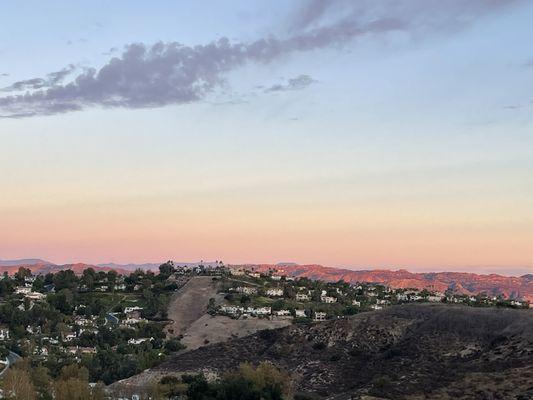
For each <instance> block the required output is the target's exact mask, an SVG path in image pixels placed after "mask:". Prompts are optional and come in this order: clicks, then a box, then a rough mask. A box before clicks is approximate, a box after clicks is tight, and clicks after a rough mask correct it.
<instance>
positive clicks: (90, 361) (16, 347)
mask: <svg viewBox="0 0 533 400" xmlns="http://www.w3.org/2000/svg"><path fill="white" fill-rule="evenodd" d="M168 266H169V265H168V263H165V264H164V265H163V266H162V267H161V269H162V271H163V272H165V274H164V275H162V274H154V273H153V272H150V271H148V272H145V271H140V270H139V271H135V272H133V273H132V274H131V275H129V276H124V277H121V276H120V275H118V274H117V273H116V272H115V271H109V272H105V271H99V272H96V271H95V270H94V269H92V268H88V269H86V270H84V271H83V273H82V275H81V276H77V275H76V274H75V273H74V272H73V271H72V270H65V271H59V272H57V273H54V274H47V275H44V276H37V277H35V279H34V280H33V288H32V289H33V290H34V291H38V292H41V293H46V298H45V300H44V301H38V302H34V303H33V304H31V307H30V301H29V300H28V299H23V296H22V295H16V294H14V290H15V288H16V287H17V286H20V285H24V284H25V283H26V282H28V280H27V278H28V277H30V276H31V271H30V270H29V269H26V268H20V269H19V271H18V272H17V273H16V274H15V275H14V276H13V277H9V276H8V275H7V274H4V276H3V277H2V278H0V296H2V297H3V298H4V300H5V301H4V303H3V304H2V305H0V323H1V324H2V325H3V326H4V327H7V328H8V329H9V332H10V337H11V338H10V340H6V341H4V342H2V344H1V345H0V357H2V359H5V357H6V356H7V354H8V353H9V351H10V350H11V351H14V352H15V353H17V354H19V355H21V356H22V357H28V358H29V359H31V360H32V362H33V363H34V366H35V363H36V362H38V363H40V364H41V365H42V366H43V367H44V368H46V369H47V371H48V373H49V375H50V376H51V377H52V378H53V379H59V376H60V374H61V371H62V369H63V368H64V367H65V366H68V365H69V364H72V363H74V362H75V360H74V356H73V355H69V354H65V349H64V347H65V346H67V344H66V343H59V344H54V345H49V344H48V342H44V343H43V341H42V339H41V336H39V335H35V334H34V333H32V332H31V330H27V329H26V328H27V327H33V329H34V332H35V331H36V329H39V332H40V333H41V334H42V336H48V337H51V338H62V337H64V336H65V335H66V334H67V333H69V332H71V331H77V330H78V329H79V328H78V327H76V325H75V324H74V321H75V318H76V317H77V316H83V317H88V318H90V317H96V319H95V327H97V332H93V331H92V330H86V331H85V332H83V333H81V334H80V335H79V336H78V337H77V338H76V339H75V340H73V341H71V342H69V343H68V346H80V347H90V348H96V350H97V352H96V354H93V355H84V356H82V361H81V365H83V366H84V367H85V369H86V370H87V371H88V374H89V378H90V380H91V382H96V381H103V382H105V383H106V384H108V383H111V382H114V381H116V380H119V379H123V378H126V377H129V376H131V375H134V374H136V373H138V372H140V371H142V370H144V369H147V368H151V367H153V366H155V365H156V364H158V363H160V362H161V361H162V360H163V359H164V357H165V355H166V354H168V353H170V352H173V351H177V350H180V349H181V348H183V345H182V344H181V343H180V342H179V340H178V339H175V340H170V341H166V340H165V339H166V335H165V332H164V326H165V322H166V321H165V319H166V309H167V307H168V302H169V301H170V293H171V292H172V291H174V290H175V288H176V284H175V283H172V282H169V281H168V280H167V278H168V277H169V274H168V272H169V271H174V268H173V266H172V265H170V267H171V269H168ZM118 282H120V283H124V284H125V285H126V288H127V290H130V291H133V290H134V288H135V289H136V297H137V300H138V303H136V304H140V305H142V306H143V311H142V316H143V317H145V318H147V319H149V321H146V322H142V323H140V324H139V325H138V326H137V328H136V329H122V328H119V327H117V326H114V325H112V324H109V323H106V315H107V314H108V313H109V312H112V311H115V312H123V311H124V305H123V304H122V303H121V300H122V299H123V298H124V294H122V293H102V292H96V291H93V289H95V288H96V287H98V286H100V285H104V284H105V285H107V286H108V287H114V285H115V283H118ZM51 287H53V288H54V289H55V290H53V291H49V289H50V288H51ZM139 288H140V289H139ZM21 302H22V303H21ZM21 304H22V305H23V307H22V308H21ZM136 338H151V340H147V341H146V342H143V343H141V344H137V345H134V346H132V345H129V344H128V340H129V339H136ZM43 345H46V346H47V349H48V352H49V354H48V356H47V357H46V358H45V359H44V360H43V359H41V358H39V357H38V356H35V357H34V356H33V354H34V352H33V351H34V349H35V347H37V346H43Z"/></svg>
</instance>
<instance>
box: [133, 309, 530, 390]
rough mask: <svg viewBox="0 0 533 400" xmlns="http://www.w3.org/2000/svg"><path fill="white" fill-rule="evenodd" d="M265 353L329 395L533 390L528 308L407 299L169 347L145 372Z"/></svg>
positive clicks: (209, 369) (254, 359) (202, 369)
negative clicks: (194, 345) (170, 352)
mask: <svg viewBox="0 0 533 400" xmlns="http://www.w3.org/2000/svg"><path fill="white" fill-rule="evenodd" d="M265 360H266V361H270V362H272V363H274V364H275V365H277V366H278V367H280V368H282V369H284V370H286V371H287V372H288V373H290V374H292V377H293V378H294V380H295V390H296V391H297V392H301V393H305V394H306V395H307V396H310V397H308V398H315V397H316V398H327V399H338V400H341V399H346V400H348V399H370V398H373V399H375V398H379V399H391V400H392V399H399V400H401V399H406V400H422V399H435V400H445V399H446V400H451V399H463V400H466V399H480V400H494V399H514V400H526V399H533V313H532V312H531V311H529V310H511V309H483V308H472V307H464V306H452V305H436V304H434V305H429V304H425V305H419V304H410V305H403V306H394V307H390V308H388V309H385V310H382V311H376V312H370V313H363V314H359V315H357V316H354V317H349V318H346V319H338V320H331V321H327V322H322V323H315V324H304V325H302V324H299V325H291V326H289V327H286V328H281V329H276V330H266V331H260V332H257V333H255V334H252V335H250V336H246V337H244V338H237V339H231V340H229V341H227V342H224V343H218V344H213V345H208V346H204V347H201V348H199V349H196V350H193V351H188V352H182V353H179V354H176V355H174V356H172V357H171V358H170V359H169V360H167V361H165V362H164V363H163V364H161V365H160V366H158V367H156V368H154V369H153V370H152V371H150V373H149V374H143V379H137V381H136V382H135V381H134V380H131V381H130V382H132V383H133V384H140V385H146V384H147V382H149V381H150V379H160V378H161V377H162V376H164V375H180V374H183V373H204V374H206V375H207V376H208V377H216V376H220V375H221V374H223V373H225V372H227V371H229V370H231V369H233V368H235V367H237V366H238V365H239V364H240V363H243V362H251V363H254V364H255V363H258V362H261V361H265Z"/></svg>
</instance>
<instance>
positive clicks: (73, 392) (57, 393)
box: [1, 361, 107, 400]
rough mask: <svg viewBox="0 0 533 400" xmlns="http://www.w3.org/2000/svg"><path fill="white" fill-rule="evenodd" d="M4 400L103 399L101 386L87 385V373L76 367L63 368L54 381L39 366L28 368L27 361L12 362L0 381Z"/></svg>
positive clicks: (84, 369)
mask: <svg viewBox="0 0 533 400" xmlns="http://www.w3.org/2000/svg"><path fill="white" fill-rule="evenodd" d="M1 388H2V391H3V398H4V399H6V400H38V399H40V400H52V399H53V400H91V399H92V400H104V399H106V398H107V397H106V395H105V393H104V386H103V385H102V384H97V385H94V386H91V385H89V372H88V370H87V369H86V368H85V367H80V366H77V365H69V366H65V367H63V368H62V369H61V372H60V374H59V375H58V376H57V378H56V379H52V377H51V376H50V373H49V370H48V369H47V368H46V367H44V366H42V365H40V366H37V367H34V368H32V367H31V366H30V365H29V363H28V362H27V361H21V362H18V363H16V364H15V365H14V366H13V367H12V368H10V369H9V370H8V371H7V373H6V374H5V376H4V377H3V379H2V381H1Z"/></svg>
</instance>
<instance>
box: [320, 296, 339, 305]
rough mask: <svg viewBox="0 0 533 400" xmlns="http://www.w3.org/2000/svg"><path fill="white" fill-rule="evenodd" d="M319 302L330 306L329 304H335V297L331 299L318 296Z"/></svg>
mask: <svg viewBox="0 0 533 400" xmlns="http://www.w3.org/2000/svg"><path fill="white" fill-rule="evenodd" d="M320 301H321V302H322V303H327V304H331V303H336V302H337V299H336V298H335V297H331V296H320Z"/></svg>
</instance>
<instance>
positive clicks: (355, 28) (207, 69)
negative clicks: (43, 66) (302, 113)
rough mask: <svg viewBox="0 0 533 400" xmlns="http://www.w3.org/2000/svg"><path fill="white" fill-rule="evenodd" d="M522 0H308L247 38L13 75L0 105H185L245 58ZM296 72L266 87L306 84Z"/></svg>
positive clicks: (141, 50)
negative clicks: (290, 16) (273, 28)
mask: <svg viewBox="0 0 533 400" xmlns="http://www.w3.org/2000/svg"><path fill="white" fill-rule="evenodd" d="M519 1H520V0H469V1H463V0H447V1H443V0H403V1H401V0H383V1H380V2H376V1H375V0H358V1H348V0H331V1H326V0H311V1H308V2H305V3H304V5H303V7H302V8H301V9H300V10H299V15H300V17H298V18H296V19H294V20H293V21H292V22H291V26H290V29H289V33H288V34H287V35H284V36H278V37H275V36H271V37H266V38H262V39H259V40H256V41H254V42H251V43H235V42H231V41H230V40H229V39H227V38H222V39H220V40H216V41H213V42H211V43H208V44H205V45H198V46H185V45H182V44H180V43H177V42H170V43H162V42H160V43H156V44H154V45H151V46H150V45H146V44H142V43H136V44H131V45H128V46H126V47H125V48H124V50H123V52H122V54H121V55H119V56H116V57H113V58H111V59H110V60H109V61H108V62H107V64H105V65H104V66H103V67H101V68H100V69H98V70H97V69H94V68H92V69H87V70H84V71H83V72H81V73H78V75H76V76H74V77H73V78H72V80H71V81H69V82H66V83H63V82H64V80H65V79H66V77H68V76H69V75H70V74H72V73H73V68H71V66H69V67H66V68H64V69H62V70H60V71H57V72H54V73H51V74H48V75H47V76H46V77H45V78H31V79H28V80H24V81H19V82H15V83H13V84H12V85H10V86H8V87H7V88H4V91H23V90H26V91H27V92H26V93H24V94H11V95H9V96H4V97H0V109H2V110H4V112H6V113H8V115H10V116H33V115H42V114H56V113H63V112H69V111H75V110H82V109H84V108H87V107H94V106H100V107H127V108H148V107H160V106H165V105H169V104H188V103H192V102H197V101H200V100H202V99H204V98H205V97H206V96H207V95H208V94H209V93H211V92H213V91H214V90H215V89H217V88H219V87H220V86H221V85H222V84H223V82H224V76H225V74H226V73H227V72H229V71H232V70H235V69H236V68H238V67H240V66H242V65H244V64H246V63H269V62H271V61H274V60H277V59H279V58H280V57H282V56H284V55H287V54H291V53H295V52H303V51H310V50H316V49H321V48H325V47H329V46H332V45H339V44H345V43H349V42H352V41H353V40H355V39H358V38H362V37H366V36H382V35H387V34H390V33H392V32H398V31H401V32H407V33H411V32H416V31H422V32H424V33H427V32H440V31H449V30H453V29H457V28H459V27H463V26H465V25H468V24H469V23H471V22H472V21H473V20H475V19H477V18H479V16H480V15H482V14H483V13H487V12H493V11H495V10H498V9H500V8H502V7H504V6H507V5H510V4H512V3H516V2H519ZM309 79H311V78H309V77H307V76H306V75H301V76H300V77H297V78H294V80H292V82H291V81H289V82H288V84H287V85H285V86H280V87H278V88H270V89H271V90H270V91H280V90H291V88H292V89H297V88H301V87H305V86H306V85H309V84H311V83H312V82H311V81H309Z"/></svg>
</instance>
